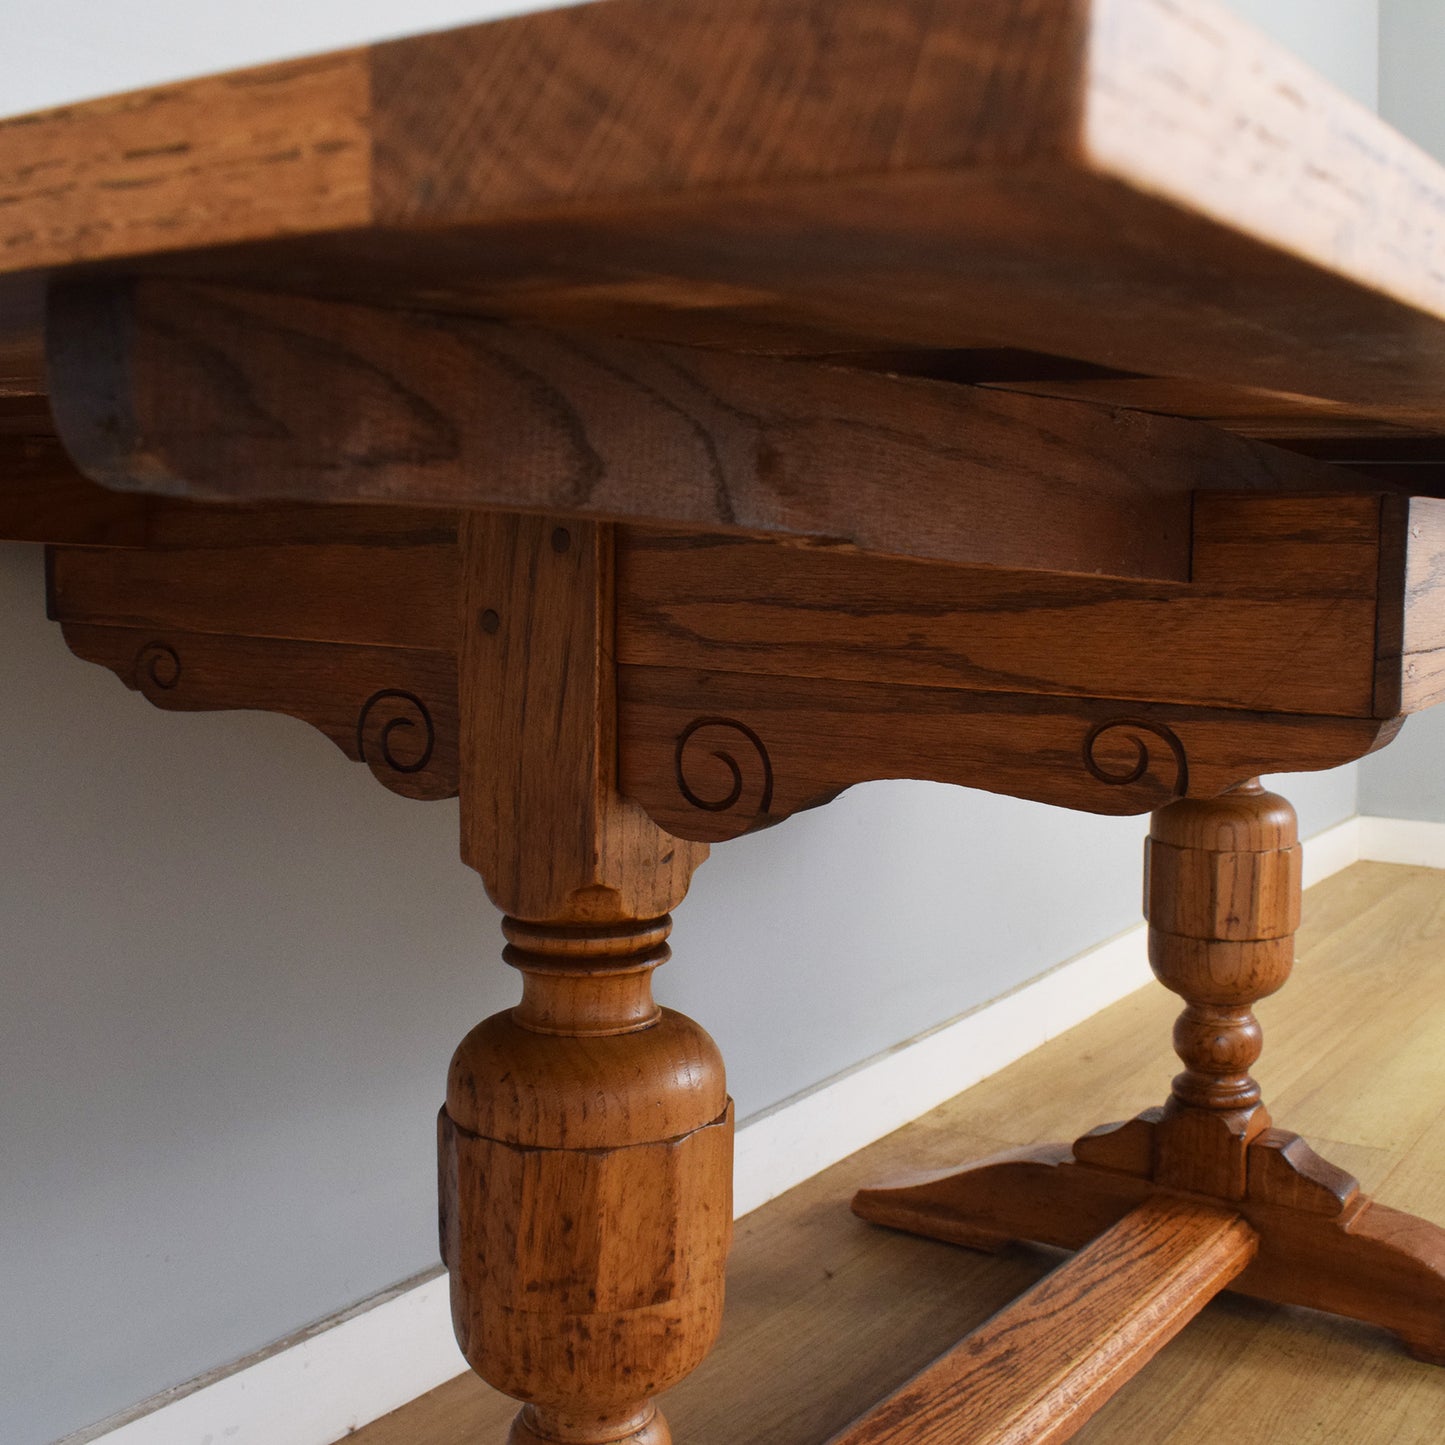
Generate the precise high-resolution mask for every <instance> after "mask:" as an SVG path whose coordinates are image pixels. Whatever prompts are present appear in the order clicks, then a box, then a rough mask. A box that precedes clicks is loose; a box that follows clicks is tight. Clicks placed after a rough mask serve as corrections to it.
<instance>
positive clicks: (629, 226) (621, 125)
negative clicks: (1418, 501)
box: [0, 0, 1445, 490]
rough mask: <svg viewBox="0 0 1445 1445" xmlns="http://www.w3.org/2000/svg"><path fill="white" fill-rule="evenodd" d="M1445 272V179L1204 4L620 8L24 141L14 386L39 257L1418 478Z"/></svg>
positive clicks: (73, 113)
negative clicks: (974, 385) (1064, 411)
mask: <svg viewBox="0 0 1445 1445" xmlns="http://www.w3.org/2000/svg"><path fill="white" fill-rule="evenodd" d="M1442 257H1445V169H1442V168H1441V167H1440V166H1439V165H1437V164H1436V163H1435V162H1434V161H1433V160H1431V159H1430V158H1429V157H1428V156H1426V155H1425V154H1424V153H1423V152H1421V151H1420V150H1419V149H1417V148H1416V147H1415V146H1413V145H1412V144H1411V143H1410V142H1408V141H1406V140H1405V139H1403V138H1402V137H1401V136H1399V135H1398V134H1397V133H1395V132H1394V131H1393V130H1391V128H1390V127H1389V126H1387V125H1386V124H1385V123H1383V122H1382V121H1380V120H1379V119H1378V118H1377V117H1376V116H1374V115H1372V114H1370V113H1369V112H1368V111H1366V110H1365V109H1364V108H1362V107H1361V106H1360V105H1358V104H1356V103H1355V102H1354V101H1352V100H1350V99H1348V98H1346V97H1344V96H1343V95H1341V94H1339V93H1338V92H1337V91H1335V90H1334V89H1332V88H1331V87H1330V86H1329V85H1328V84H1326V83H1325V82H1324V81H1322V80H1321V79H1320V78H1319V77H1318V76H1316V75H1315V74H1313V73H1312V72H1311V71H1310V70H1309V69H1308V68H1307V67H1306V66H1304V65H1303V64H1302V63H1301V62H1299V61H1298V60H1296V59H1295V58H1294V57H1292V56H1291V55H1290V54H1288V53H1287V52H1285V51H1283V50H1281V49H1280V48H1278V47H1276V46H1274V45H1272V44H1270V43H1268V42H1267V41H1266V40H1264V39H1263V38H1262V37H1261V36H1260V35H1259V34H1258V33H1257V32H1256V31H1255V30H1253V29H1252V28H1251V27H1249V26H1248V25H1246V24H1244V23H1243V22H1241V21H1239V20H1237V19H1236V18H1234V17H1233V16H1232V15H1230V14H1228V13H1226V12H1224V11H1222V10H1220V9H1219V8H1217V7H1216V6H1215V5H1213V4H1211V3H1207V0H606V3H601V4H593V5H585V6H581V7H578V8H575V9H568V10H560V11H551V12H545V13H541V14H532V15H526V16H522V17H519V18H515V19H510V20H504V21H500V22H497V23H492V24H485V25H478V26H473V27H470V28H466V29H461V30H455V31H450V32H446V33H442V34H437V35H429V36H422V37H419V38H414V39H407V40H400V41H395V42H390V43H385V44H378V45H374V46H370V47H365V48H362V49H356V50H348V51H342V52H338V53H336V54H332V55H327V56H321V57H318V58H314V59H309V60H302V61H296V62H293V63H287V64H279V65H272V66H266V67H262V68H260V69H254V70H247V71H240V72H236V73H234V74H230V75H225V76H220V77H216V78H210V79H204V80H198V81H194V82H189V83H183V84H177V85H169V86H163V87H158V88H155V89H151V90H146V91H141V92H137V93H135V94H132V95H127V96H122V97H118V98H115V99H108V100H103V101H97V102H94V103H89V104H82V105H75V106H69V107H66V108H63V109H60V110H54V111H49V112H45V113H41V114H37V115H31V116H24V117H20V118H18V119H14V120H9V121H4V122H0V407H8V408H9V410H10V413H11V414H12V415H14V414H16V413H17V412H23V411H25V410H26V408H27V406H28V407H31V408H32V409H33V408H34V405H35V404H34V403H33V402H29V401H27V398H34V397H38V396H40V395H42V394H43V392H44V382H43V348H42V345H41V342H40V316H41V312H42V299H43V291H44V286H45V283H46V281H47V278H49V277H53V276H54V275H55V274H56V273H57V272H61V271H64V272H66V273H67V274H70V273H74V274H88V273H90V272H93V271H98V272H101V273H104V274H110V275H113V274H116V273H121V274H125V275H146V276H152V275H172V276H174V275H181V276H186V277H193V278H195V277H198V278H202V279H206V280H216V281H225V282H228V283H234V284H240V285H243V286H249V287H253V288H261V289H267V290H273V291H289V292H304V293H308V294H314V295H322V296H331V297H342V298H347V299H357V300H366V301H370V302H380V303H384V304H387V305H405V306H411V307H418V308H425V309H428V310H432V311H446V312H454V313H464V314H481V315H487V316H501V317H506V318H522V319H527V320H532V321H538V322H542V323H545V324H547V325H550V326H560V327H567V328H585V329H588V330H593V331H602V332H607V333H611V334H621V335H625V336H628V337H631V338H634V339H644V340H666V341H672V342H681V343H683V344H687V345H700V346H705V347H709V348H716V349H723V350H732V351H744V352H769V353H775V354H788V355H809V356H827V357H839V358H846V359H848V360H849V361H850V362H851V363H853V364H858V365H863V366H869V367H873V368H877V369H884V370H892V371H902V372H910V373H915V374H919V375H925V376H935V377H941V378H945V379H949V380H956V381H970V382H978V383H985V384H990V385H999V386H1007V387H1011V388H1014V389H1019V390H1027V391H1033V392H1040V393H1045V394H1049V395H1054V396H1067V397H1074V398H1080V399H1086V400H1094V401H1100V402H1105V403H1108V404H1110V405H1114V406H1123V407H1131V408H1137V409H1141V410H1149V411H1159V412H1166V413H1171V414H1175V415H1182V416H1191V417H1200V418H1205V419H1208V420H1211V421H1215V422H1218V423H1219V424H1221V425H1223V426H1225V427H1227V428H1229V429H1231V430H1235V431H1238V432H1241V433H1245V434H1248V435H1251V436H1254V437H1260V438H1265V439H1269V440H1282V441H1284V442H1286V443H1287V444H1289V445H1292V446H1297V447H1299V448H1301V449H1308V450H1311V451H1313V452H1314V453H1315V454H1316V455H1320V456H1323V457H1325V458H1327V459H1329V460H1336V461H1352V462H1356V463H1365V464H1370V465H1379V466H1383V467H1388V469H1389V474H1390V475H1391V476H1393V477H1397V478H1401V479H1404V480H1406V481H1407V483H1410V484H1413V483H1417V482H1419V483H1427V482H1428V478H1429V477H1430V474H1431V473H1432V472H1433V471H1434V470H1435V469H1436V468H1439V467H1441V466H1445V261H1442ZM7 397H8V400H7ZM3 421H4V411H3V410H0V424H3ZM1421 489H1422V490H1424V489H1428V488H1427V486H1426V485H1422V486H1421Z"/></svg>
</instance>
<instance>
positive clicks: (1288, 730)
mask: <svg viewBox="0 0 1445 1445" xmlns="http://www.w3.org/2000/svg"><path fill="white" fill-rule="evenodd" d="M618 687H619V697H620V718H621V778H622V787H623V790H624V791H625V792H626V793H627V794H628V796H629V797H633V798H636V799H637V800H638V801H639V802H640V803H641V804H642V805H643V806H644V807H645V808H646V809H647V811H648V813H649V814H650V815H651V816H652V817H653V818H655V819H656V820H657V821H658V822H659V823H660V824H661V825H662V826H663V827H665V828H667V829H668V830H669V831H670V832H672V833H675V834H676V835H677V836H678V837H682V838H696V839H702V840H706V841H708V842H722V841H723V840H725V839H728V838H733V837H737V836H738V835H739V834H741V833H745V832H749V831H752V830H754V829H757V828H764V827H768V826H769V825H771V824H773V823H777V822H780V821H781V820H782V819H784V818H786V817H788V816H790V815H791V814H792V813H795V812H798V811H801V810H802V809H805V808H814V807H818V806H820V805H821V804H824V803H827V802H830V801H831V800H832V799H833V798H834V797H836V796H837V794H838V793H839V792H841V791H842V789H844V788H845V787H849V786H851V785H852V784H854V783H861V782H868V781H871V780H874V779H878V778H929V779H932V780H934V781H937V782H947V783H957V784H960V785H962V786H964V787H971V788H984V789H987V790H989V791H991V792H999V793H1007V794H1010V795H1011V796H1014V797H1020V798H1032V799H1034V800H1036V801H1038V802H1043V803H1052V804H1055V805H1057V806H1061V807H1068V808H1078V809H1081V810H1083V811H1086V812H1093V813H1116V814H1117V813H1143V812H1147V811H1148V810H1149V809H1151V808H1156V807H1160V806H1162V805H1163V804H1164V803H1166V802H1168V801H1169V800H1170V799H1171V798H1175V797H1179V796H1182V795H1185V794H1189V795H1195V796H1200V797H1208V796H1210V795H1211V794H1214V793H1217V792H1220V791H1222V790H1223V789H1225V788H1228V787H1232V786H1233V785H1234V784H1235V783H1238V782H1242V781H1243V780H1244V779H1245V778H1248V777H1253V776H1254V775H1255V774H1256V773H1258V772H1260V771H1262V770H1267V771H1304V770H1307V769H1312V768H1327V767H1335V766H1338V765H1339V764H1341V763H1344V762H1348V761H1350V760H1351V759H1353V758H1357V757H1361V756H1363V755H1364V754H1365V753H1368V752H1370V751H1372V750H1373V749H1375V748H1377V747H1383V746H1384V744H1385V743H1387V742H1388V741H1389V740H1390V739H1391V738H1392V737H1393V736H1394V735H1395V733H1396V732H1397V731H1398V730H1399V720H1398V719H1393V720H1390V721H1380V720H1375V719H1367V718H1342V717H1311V716H1304V715H1293V716H1291V715H1280V714H1264V713H1251V712H1245V711H1243V710H1236V709H1226V708H1217V709H1210V708H1184V707H1171V706H1166V705H1163V704H1140V703H1138V702H1135V701H1131V700H1122V699H1108V698H1062V697H1042V696H1035V695H1031V694H1027V693H990V692H975V691H954V690H948V689H942V688H928V687H909V686H897V685H890V684H884V683H875V684H867V683H856V682H836V681H832V680H829V679H808V678H788V677H766V676H747V675H745V674H737V673H721V672H702V673H699V672H689V671H686V670H671V669H666V668H661V667H622V668H619V670H618ZM1266 760H1267V761H1266Z"/></svg>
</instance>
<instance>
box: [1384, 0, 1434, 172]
mask: <svg viewBox="0 0 1445 1445" xmlns="http://www.w3.org/2000/svg"><path fill="white" fill-rule="evenodd" d="M1380 114H1381V115H1383V116H1384V117H1385V118H1386V119H1387V120H1388V121H1390V123H1391V124H1392V125H1395V126H1398V127H1399V129H1400V130H1402V131H1404V132H1405V134H1406V135H1408V136H1410V137H1411V138H1412V139H1413V140H1416V141H1418V142H1419V143H1420V144H1421V145H1422V146H1424V147H1425V149H1426V150H1428V151H1430V152H1431V153H1432V154H1434V155H1436V156H1438V157H1440V158H1442V159H1445V4H1442V3H1441V0H1381V3H1380Z"/></svg>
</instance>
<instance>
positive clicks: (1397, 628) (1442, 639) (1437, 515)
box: [1376, 497, 1445, 712]
mask: <svg viewBox="0 0 1445 1445" xmlns="http://www.w3.org/2000/svg"><path fill="white" fill-rule="evenodd" d="M1392 513H1393V514H1394V517H1393V520H1392V522H1391V525H1389V526H1388V527H1387V538H1388V540H1387V543H1386V550H1385V551H1384V552H1383V553H1382V555H1381V559H1380V570H1381V588H1382V594H1383V595H1384V596H1386V597H1388V598H1390V599H1392V603H1393V599H1395V598H1398V599H1399V600H1398V603H1397V604H1394V605H1391V606H1389V607H1388V608H1382V609H1381V617H1380V640H1379V644H1378V646H1379V678H1378V682H1377V702H1376V706H1377V707H1380V706H1383V707H1390V706H1391V705H1392V704H1395V703H1396V700H1397V699H1398V708H1399V711H1401V712H1416V711H1420V710H1423V709H1424V708H1427V707H1431V706H1433V705H1434V704H1435V703H1437V702H1439V701H1440V700H1441V699H1442V698H1445V592H1442V587H1445V508H1442V507H1440V506H1439V505H1437V504H1435V503H1434V502H1433V500H1431V499H1428V498H1422V497H1412V498H1409V499H1405V498H1392V499H1390V500H1389V501H1388V502H1387V503H1386V515H1387V516H1390V514H1392ZM1402 550H1403V554H1404V555H1403V556H1402V555H1401V553H1402Z"/></svg>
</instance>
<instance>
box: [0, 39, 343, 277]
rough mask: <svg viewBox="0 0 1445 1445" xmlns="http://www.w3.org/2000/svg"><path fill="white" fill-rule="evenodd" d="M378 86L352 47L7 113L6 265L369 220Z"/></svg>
mask: <svg viewBox="0 0 1445 1445" xmlns="http://www.w3.org/2000/svg"><path fill="white" fill-rule="evenodd" d="M369 92H370V86H369V80H368V75H367V65H366V58H365V52H363V51H342V52H340V53H338V54H335V55H329V56H322V57H319V58H316V59H311V60H300V61H289V62H287V63H285V64H282V65H268V66H261V67H257V68H255V69H251V70H242V71H236V72H234V73H233V74H230V75H223V76H217V77H214V78H210V79H204V80H195V81H188V82H185V83H183V84H178V85H165V86H157V87H155V88H153V89H150V90H141V91H136V92H135V93H134V94H131V95H121V96H115V97H112V98H109V99H106V100H99V101H91V102H89V103H86V104H83V105H71V106H65V107H63V108H61V109H57V110H50V111H43V112H40V113H38V114H36V115H28V116H17V117H14V118H13V119H5V120H0V256H3V257H4V258H5V259H4V262H3V263H0V264H3V269H4V270H6V271H21V270H27V269H31V268H46V267H57V266H64V265H67V264H72V263H75V262H79V261H92V260H100V259H102V258H110V257H117V256H137V255H142V254H144V253H145V252H148V251H164V250H174V249H179V248H181V247H197V246H212V245H217V244H219V243H221V242H226V241H243V240H244V241H249V240H264V239H267V238H270V237H273V236H276V235H277V234H282V235H284V234H286V233H288V232H296V231H310V230H325V229H328V228H330V227H334V226H347V225H358V224H362V223H364V221H365V220H366V218H367V216H368V214H369V212H370V199H369V197H370V139H369V135H368V124H367V111H368V104H369Z"/></svg>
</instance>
